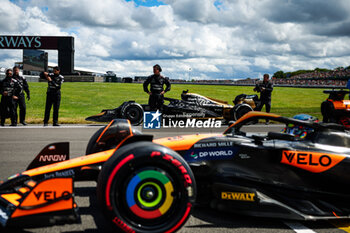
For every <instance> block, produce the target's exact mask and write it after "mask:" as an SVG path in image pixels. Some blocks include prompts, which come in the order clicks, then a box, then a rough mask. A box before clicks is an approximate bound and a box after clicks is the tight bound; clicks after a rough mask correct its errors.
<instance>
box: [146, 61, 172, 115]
mask: <svg viewBox="0 0 350 233" xmlns="http://www.w3.org/2000/svg"><path fill="white" fill-rule="evenodd" d="M160 72H162V68H161V67H160V65H158V64H156V65H154V66H153V75H151V76H149V77H148V78H147V79H146V81H145V82H144V83H143V90H144V91H145V92H146V93H148V94H149V99H148V104H149V106H150V108H151V110H152V111H154V110H162V107H163V103H164V93H165V92H168V91H170V87H171V84H170V82H169V80H168V79H166V78H164V77H163V76H162V75H160ZM149 84H150V85H151V87H150V91H149V90H148V85H149ZM164 85H165V89H164Z"/></svg>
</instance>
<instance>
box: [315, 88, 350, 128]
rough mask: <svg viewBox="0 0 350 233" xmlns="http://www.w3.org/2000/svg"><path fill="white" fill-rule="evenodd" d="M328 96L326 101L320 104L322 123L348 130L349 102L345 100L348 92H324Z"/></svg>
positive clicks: (349, 125) (349, 126)
mask: <svg viewBox="0 0 350 233" xmlns="http://www.w3.org/2000/svg"><path fill="white" fill-rule="evenodd" d="M323 93H325V94H329V96H328V98H327V100H326V101H323V102H322V104H321V112H322V116H323V122H326V123H327V122H331V123H337V124H341V125H344V126H345V127H346V128H350V100H345V99H344V97H345V95H348V94H349V93H350V92H349V91H346V90H334V89H333V90H325V91H323Z"/></svg>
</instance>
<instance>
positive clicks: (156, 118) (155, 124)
mask: <svg viewBox="0 0 350 233" xmlns="http://www.w3.org/2000/svg"><path fill="white" fill-rule="evenodd" d="M161 115H162V114H161V113H160V112H159V110H157V111H156V112H144V113H143V128H144V129H160V126H161V123H160V122H161Z"/></svg>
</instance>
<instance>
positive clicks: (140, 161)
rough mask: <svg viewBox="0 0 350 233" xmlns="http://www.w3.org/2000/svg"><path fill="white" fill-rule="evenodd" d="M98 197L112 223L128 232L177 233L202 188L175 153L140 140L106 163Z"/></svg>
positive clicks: (121, 150) (99, 182)
mask: <svg viewBox="0 0 350 233" xmlns="http://www.w3.org/2000/svg"><path fill="white" fill-rule="evenodd" d="M97 195H98V199H99V202H100V204H101V206H102V207H103V210H104V213H105V216H106V217H107V218H108V220H110V221H111V222H112V223H113V225H114V226H115V227H117V228H119V229H121V230H123V231H125V232H175V231H176V230H178V229H179V228H180V227H181V226H182V225H183V224H185V222H186V220H187V219H188V217H189V216H190V212H191V209H192V205H193V203H194V201H195V196H196V186H195V179H194V176H193V173H192V171H191V169H190V167H189V166H188V164H187V163H186V161H184V160H183V158H182V157H181V156H180V155H179V154H177V153H176V152H175V151H173V150H171V149H169V148H167V147H164V146H161V145H157V144H154V143H151V142H137V143H132V144H130V145H126V146H124V147H122V148H120V149H119V150H118V151H116V152H115V154H114V155H113V156H112V157H110V159H109V160H108V161H107V162H106V163H105V164H104V165H103V168H102V171H101V173H100V175H99V179H98V184H97Z"/></svg>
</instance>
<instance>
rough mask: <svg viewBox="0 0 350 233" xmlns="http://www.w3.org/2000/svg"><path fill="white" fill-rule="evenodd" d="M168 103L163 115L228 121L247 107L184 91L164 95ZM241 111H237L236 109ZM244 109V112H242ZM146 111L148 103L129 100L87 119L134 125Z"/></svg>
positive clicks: (148, 108) (165, 116)
mask: <svg viewBox="0 0 350 233" xmlns="http://www.w3.org/2000/svg"><path fill="white" fill-rule="evenodd" d="M164 100H165V101H168V102H169V103H168V104H164V105H163V109H162V117H163V118H171V119H178V120H180V119H187V118H196V119H208V118H214V119H217V120H224V122H226V123H228V122H229V121H231V120H237V119H238V118H237V119H236V118H235V116H236V115H237V116H243V115H244V114H245V113H246V112H247V111H246V109H243V108H242V109H240V108H239V109H237V108H234V107H233V106H232V105H229V104H228V103H227V102H226V101H222V100H217V99H213V98H209V97H205V96H202V95H199V94H195V93H189V92H188V90H186V91H183V92H182V94H181V99H173V98H167V97H164ZM235 109H237V111H239V113H236V110H235ZM242 110H244V112H242ZM144 111H150V106H149V105H148V104H138V103H136V102H135V101H127V102H124V103H123V104H122V105H120V106H119V107H118V108H115V109H105V110H102V111H101V113H99V114H97V115H93V116H90V117H87V118H86V119H85V120H87V121H96V122H110V121H111V120H113V119H115V118H124V119H128V120H129V121H130V122H131V124H132V125H139V124H141V123H142V121H143V113H144Z"/></svg>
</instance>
